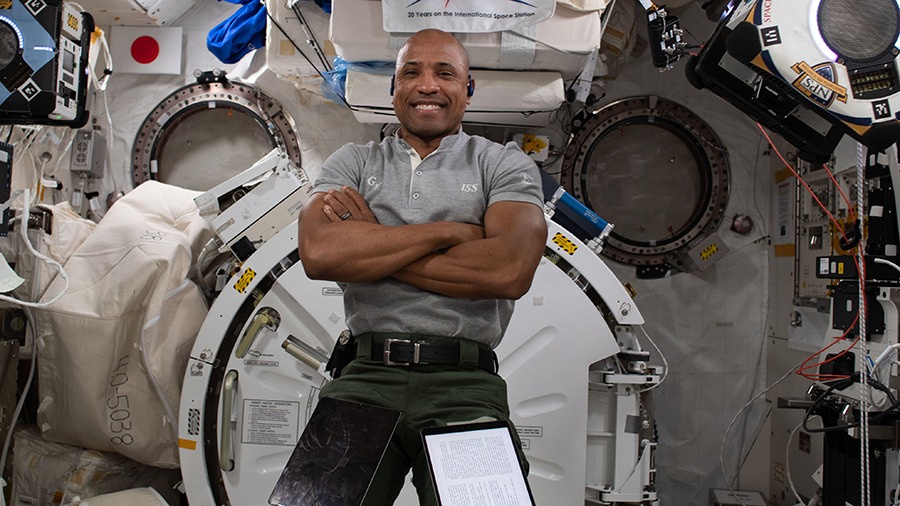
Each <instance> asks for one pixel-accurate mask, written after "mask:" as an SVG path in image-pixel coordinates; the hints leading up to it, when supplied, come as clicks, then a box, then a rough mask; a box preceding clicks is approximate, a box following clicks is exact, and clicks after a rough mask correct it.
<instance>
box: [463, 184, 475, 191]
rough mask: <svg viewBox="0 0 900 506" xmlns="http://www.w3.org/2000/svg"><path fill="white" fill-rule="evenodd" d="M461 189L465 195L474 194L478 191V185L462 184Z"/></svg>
mask: <svg viewBox="0 0 900 506" xmlns="http://www.w3.org/2000/svg"><path fill="white" fill-rule="evenodd" d="M461 189H462V191H464V192H466V193H475V192H477V191H478V185H477V184H464V185H462V188H461Z"/></svg>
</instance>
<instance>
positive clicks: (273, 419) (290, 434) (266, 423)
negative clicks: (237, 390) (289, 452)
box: [241, 399, 300, 446]
mask: <svg viewBox="0 0 900 506" xmlns="http://www.w3.org/2000/svg"><path fill="white" fill-rule="evenodd" d="M243 422H244V423H243V430H242V431H241V442H242V443H244V444H257V445H276V446H294V445H295V444H297V440H298V439H299V438H300V432H299V430H300V403H299V402H291V401H272V400H266V399H244V416H243Z"/></svg>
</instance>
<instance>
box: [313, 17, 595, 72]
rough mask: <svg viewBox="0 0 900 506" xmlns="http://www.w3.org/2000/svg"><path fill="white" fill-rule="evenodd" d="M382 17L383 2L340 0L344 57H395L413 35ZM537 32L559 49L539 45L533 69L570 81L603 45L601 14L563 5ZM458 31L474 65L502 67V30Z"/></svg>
mask: <svg viewBox="0 0 900 506" xmlns="http://www.w3.org/2000/svg"><path fill="white" fill-rule="evenodd" d="M381 19H382V14H381V2H380V1H379V0H334V1H333V2H332V5H331V28H330V33H331V41H332V43H333V44H334V48H335V50H336V51H337V53H338V55H339V56H341V57H342V58H343V59H344V60H346V61H349V62H362V61H395V60H396V59H397V53H398V51H399V50H400V46H401V45H402V44H403V42H405V40H406V39H407V38H409V36H410V34H400V33H394V34H389V33H387V32H385V31H384V30H383V29H382V27H381ZM535 30H536V31H535V35H534V38H535V39H537V40H539V41H542V42H545V43H546V44H549V45H550V46H553V47H555V48H556V49H551V48H550V47H548V46H545V45H543V44H540V43H537V44H536V45H535V51H534V60H533V63H532V65H531V67H530V70H553V71H557V72H559V73H561V74H562V75H563V77H564V78H565V79H567V80H568V79H573V78H574V77H575V76H576V75H577V74H578V73H579V72H581V70H582V69H583V68H584V66H585V64H586V63H587V61H588V57H589V54H590V53H593V52H594V51H596V50H597V49H598V48H599V47H600V16H599V15H598V13H597V12H596V11H592V12H577V11H574V10H572V9H567V8H557V9H556V13H555V14H554V15H553V17H552V18H550V19H549V20H547V21H544V22H543V23H538V24H537V25H535ZM392 35H393V36H394V37H392ZM454 35H456V37H457V38H458V39H459V40H460V42H462V43H463V44H464V45H465V46H466V49H468V51H469V65H470V66H471V67H472V68H478V69H498V68H500V47H501V44H500V41H501V33H500V32H492V33H458V34H454ZM557 49H561V50H564V51H572V52H577V53H579V54H570V53H564V52H560V51H558V50H557Z"/></svg>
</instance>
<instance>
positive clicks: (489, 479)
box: [422, 421, 534, 506]
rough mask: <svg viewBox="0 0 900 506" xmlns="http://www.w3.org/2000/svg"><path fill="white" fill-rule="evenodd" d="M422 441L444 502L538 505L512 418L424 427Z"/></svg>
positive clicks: (458, 505)
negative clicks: (518, 451)
mask: <svg viewBox="0 0 900 506" xmlns="http://www.w3.org/2000/svg"><path fill="white" fill-rule="evenodd" d="M422 440H423V441H424V444H425V451H426V454H427V456H428V463H429V466H430V470H431V477H432V481H433V483H434V489H435V491H436V492H437V496H438V503H439V504H440V505H441V506H467V505H472V504H478V505H483V506H534V499H533V498H532V496H531V490H530V489H529V487H528V481H527V480H526V478H525V472H524V470H523V469H522V466H521V464H520V463H519V459H518V456H517V455H516V450H515V446H514V443H513V439H512V427H511V426H510V425H509V424H508V423H506V422H502V421H496V422H482V423H471V424H461V425H449V426H446V427H434V428H430V429H423V430H422Z"/></svg>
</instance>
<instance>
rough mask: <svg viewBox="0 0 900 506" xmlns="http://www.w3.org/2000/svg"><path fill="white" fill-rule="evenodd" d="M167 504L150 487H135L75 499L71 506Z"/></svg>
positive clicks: (161, 505) (144, 505)
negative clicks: (88, 497) (83, 498)
mask: <svg viewBox="0 0 900 506" xmlns="http://www.w3.org/2000/svg"><path fill="white" fill-rule="evenodd" d="M123 505H128V506H169V503H167V502H166V501H165V499H163V498H162V496H160V495H159V494H158V493H157V492H156V490H153V489H152V488H135V489H132V490H123V491H121V492H115V493H112V494H104V495H98V496H96V497H91V498H90V499H85V500H80V499H78V500H76V501H75V502H73V503H72V505H71V506H123Z"/></svg>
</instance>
